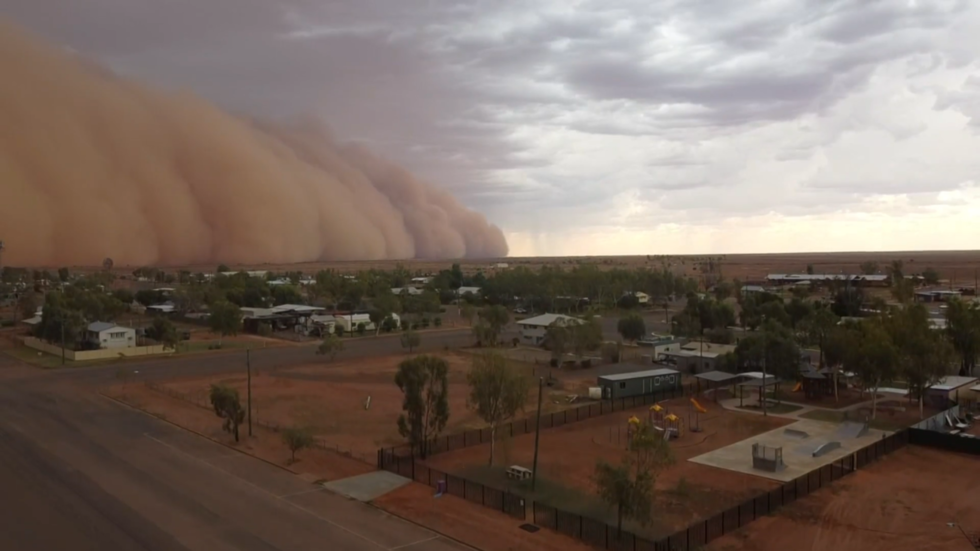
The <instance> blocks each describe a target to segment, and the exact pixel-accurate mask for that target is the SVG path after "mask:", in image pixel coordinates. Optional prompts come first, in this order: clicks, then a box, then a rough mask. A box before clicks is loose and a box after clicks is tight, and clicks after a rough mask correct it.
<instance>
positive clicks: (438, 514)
mask: <svg viewBox="0 0 980 551" xmlns="http://www.w3.org/2000/svg"><path fill="white" fill-rule="evenodd" d="M433 493H434V490H433V489H432V488H430V487H428V486H425V485H423V484H418V483H414V482H413V483H412V484H409V485H407V486H403V487H401V488H399V489H397V490H395V491H394V492H390V493H388V494H385V495H383V496H381V497H380V498H378V499H376V500H374V502H373V503H374V504H375V505H377V506H378V507H381V508H382V509H384V510H386V511H390V512H392V513H394V514H396V515H398V516H400V517H403V518H406V519H408V520H411V521H413V522H417V523H419V524H421V525H423V526H426V527H429V528H432V529H433V530H436V531H437V532H440V533H443V534H446V535H447V536H450V537H452V538H456V539H458V540H460V541H462V542H464V543H467V544H469V545H472V546H474V547H476V548H478V549H483V550H484V551H589V550H591V549H593V548H592V547H590V546H588V545H586V544H584V543H582V542H580V541H578V540H575V539H573V538H570V537H568V536H564V535H562V534H559V533H557V532H553V531H551V530H544V529H542V530H539V531H537V532H535V533H533V534H531V533H529V532H525V531H524V530H521V529H520V528H518V526H520V525H521V524H522V522H521V521H519V520H516V519H513V518H511V517H509V516H507V515H505V514H503V513H500V512H498V511H494V510H492V509H488V508H486V507H483V506H480V505H476V504H473V503H469V502H468V501H466V500H465V499H461V498H458V497H454V496H451V495H444V496H442V497H440V498H439V499H435V498H433V497H432V494H433Z"/></svg>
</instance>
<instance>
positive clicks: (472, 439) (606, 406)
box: [386, 385, 694, 457]
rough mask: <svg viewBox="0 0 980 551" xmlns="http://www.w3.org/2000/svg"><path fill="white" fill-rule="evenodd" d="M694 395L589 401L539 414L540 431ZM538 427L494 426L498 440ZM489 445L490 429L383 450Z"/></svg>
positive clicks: (427, 452)
mask: <svg viewBox="0 0 980 551" xmlns="http://www.w3.org/2000/svg"><path fill="white" fill-rule="evenodd" d="M693 395H694V386H693V385H684V386H679V387H676V388H672V389H667V390H663V391H658V392H654V393H652V394H643V395H639V396H630V397H626V398H619V399H616V400H602V401H600V402H590V403H588V404H583V405H581V406H578V407H575V408H568V409H564V410H562V411H556V412H553V413H548V414H543V415H541V429H542V430H543V429H550V428H556V427H561V426H564V425H569V424H572V423H578V422H580V421H586V420H588V419H592V418H593V417H600V416H603V415H608V414H610V413H614V412H617V411H623V410H627V409H633V408H637V407H641V406H648V405H651V404H655V403H657V402H661V401H663V400H669V399H671V398H682V397H685V396H693ZM536 428H537V422H536V419H534V418H524V419H517V420H515V421H512V422H510V423H507V424H505V425H500V426H499V427H497V438H498V439H499V438H501V437H507V436H510V437H514V436H520V435H522V434H530V433H533V432H534V431H535V430H536ZM489 442H490V429H489V428H483V429H474V430H468V431H465V432H460V433H456V434H449V435H446V436H440V437H438V438H432V439H430V440H428V441H426V442H425V443H423V444H422V445H419V446H416V447H413V446H411V445H409V444H402V445H399V446H393V447H391V448H386V451H387V452H388V453H390V454H393V455H397V456H400V457H407V456H411V455H413V454H415V453H416V452H417V453H418V455H424V456H426V457H431V456H433V455H437V454H440V453H445V452H450V451H453V450H461V449H463V448H469V447H471V446H479V445H481V444H487V443H489Z"/></svg>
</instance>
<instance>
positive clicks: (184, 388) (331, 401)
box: [165, 353, 567, 462]
mask: <svg viewBox="0 0 980 551" xmlns="http://www.w3.org/2000/svg"><path fill="white" fill-rule="evenodd" d="M441 355H442V356H443V357H444V358H445V359H446V360H447V361H448V362H449V367H450V372H449V407H450V417H449V423H448V425H447V426H446V429H445V430H444V431H443V434H456V433H458V432H461V431H463V430H468V429H473V428H481V427H483V426H484V423H483V421H482V420H480V419H479V418H478V417H477V416H476V414H474V413H473V412H472V411H471V410H469V409H468V408H467V407H466V399H467V395H468V394H469V387H468V385H467V383H466V373H467V371H468V370H469V368H470V366H471V365H472V360H473V357H472V356H470V355H466V354H458V353H447V354H441ZM405 357H406V356H403V355H400V356H388V357H380V358H359V359H356V360H347V361H343V360H341V361H337V362H335V363H331V362H327V361H325V360H324V361H321V362H319V363H315V364H310V365H307V366H301V367H295V368H290V369H283V370H277V371H270V372H262V373H257V374H254V373H253V376H252V403H253V415H254V418H255V419H258V420H260V421H262V422H266V423H271V424H274V425H279V426H283V427H289V426H305V427H308V428H310V429H311V430H313V432H314V433H315V434H316V435H317V436H319V437H320V438H321V439H322V440H323V441H325V442H327V443H329V444H330V445H331V446H336V447H337V448H338V449H340V450H342V451H345V452H349V453H351V454H352V455H355V456H357V457H360V458H362V459H363V460H365V461H369V462H373V461H375V458H376V453H377V450H378V448H380V447H382V446H391V445H397V444H401V443H403V442H404V441H405V439H404V438H402V437H401V436H400V435H399V434H398V428H397V425H396V423H397V419H398V415H399V414H400V413H401V409H402V406H401V404H402V393H401V391H400V390H399V389H398V387H397V386H396V385H395V382H394V380H395V372H396V371H397V368H398V363H399V362H401V361H402V360H404V359H405ZM529 373H530V369H529ZM217 382H220V383H223V384H227V385H230V386H233V387H235V388H237V389H238V391H239V392H240V393H241V396H242V398H243V399H244V398H245V396H246V392H245V385H246V379H245V377H244V376H243V375H235V376H229V375H219V376H214V377H208V378H194V379H177V380H173V381H169V382H167V383H165V386H166V387H168V388H170V389H173V390H176V391H178V392H180V393H182V394H185V395H187V396H189V397H190V398H192V399H194V400H196V401H198V402H201V403H206V402H207V399H208V398H207V396H208V389H209V388H210V384H211V383H217ZM368 396H370V397H371V407H370V409H368V410H365V409H364V405H365V401H366V399H367V397H368ZM536 402H537V388H533V389H532V390H531V392H530V393H529V399H528V404H535V403H536ZM556 402H558V403H556ZM562 407H567V404H566V403H565V402H563V401H561V400H559V399H558V398H557V396H556V397H554V398H551V397H549V398H547V399H546V401H545V407H544V410H545V411H554V410H556V409H560V408H562Z"/></svg>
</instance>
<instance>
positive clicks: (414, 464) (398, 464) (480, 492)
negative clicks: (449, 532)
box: [378, 450, 527, 520]
mask: <svg viewBox="0 0 980 551" xmlns="http://www.w3.org/2000/svg"><path fill="white" fill-rule="evenodd" d="M378 467H379V468H381V469H384V470H387V471H391V472H393V473H395V474H398V475H401V476H404V477H405V478H410V479H412V480H414V481H415V482H421V483H422V484H426V485H428V486H431V487H433V488H436V489H441V490H442V491H444V492H445V493H447V494H449V495H453V496H456V497H461V498H463V499H465V500H467V501H470V502H472V503H476V504H477V505H483V506H484V507H489V508H490V509H494V510H497V511H501V512H503V513H505V514H507V515H510V516H512V517H514V518H517V519H520V520H524V519H525V518H527V512H526V510H527V507H526V505H525V502H524V498H522V497H520V496H518V495H515V494H512V493H510V492H508V491H506V490H499V489H497V488H492V487H490V486H487V485H485V484H481V483H479V482H474V481H472V480H468V479H465V478H463V477H460V476H453V475H450V474H448V473H444V472H442V471H439V470H436V469H433V468H431V467H428V466H427V465H424V464H422V463H419V462H418V461H416V460H415V457H413V456H411V455H408V456H399V455H397V454H395V453H393V452H392V451H391V450H378Z"/></svg>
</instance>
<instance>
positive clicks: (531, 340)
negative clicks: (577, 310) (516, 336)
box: [517, 314, 582, 345]
mask: <svg viewBox="0 0 980 551" xmlns="http://www.w3.org/2000/svg"><path fill="white" fill-rule="evenodd" d="M578 323H582V320H580V319H579V318H573V317H572V316H565V315H562V314H541V315H540V316H535V317H533V318H527V319H522V320H520V321H518V322H517V327H518V329H519V330H520V334H521V342H524V343H527V344H534V345H539V344H542V343H544V336H545V334H546V333H547V332H548V328H549V327H551V326H552V325H575V324H578Z"/></svg>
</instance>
